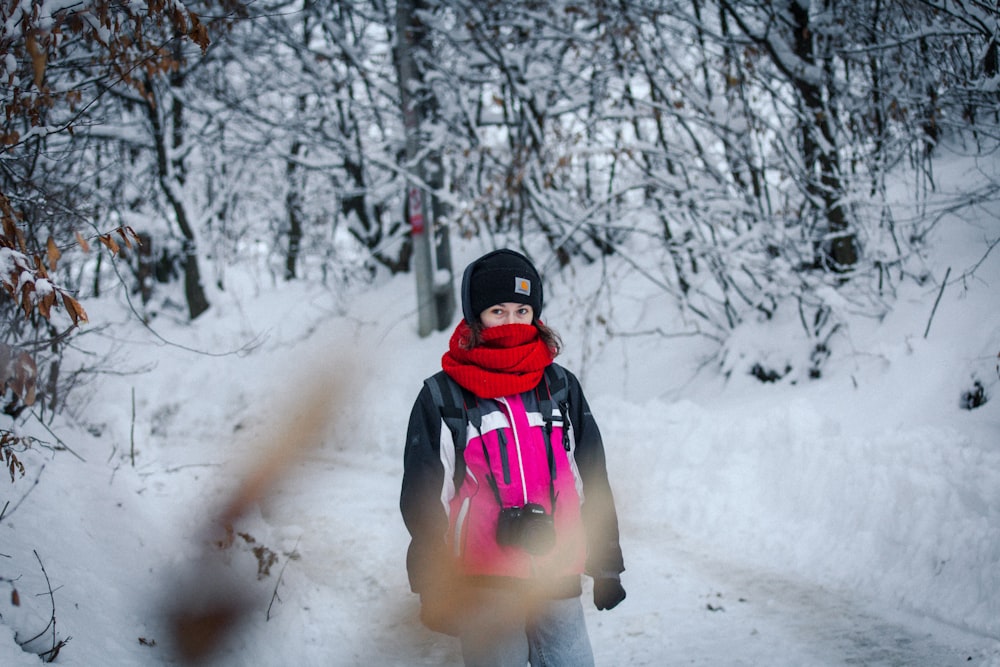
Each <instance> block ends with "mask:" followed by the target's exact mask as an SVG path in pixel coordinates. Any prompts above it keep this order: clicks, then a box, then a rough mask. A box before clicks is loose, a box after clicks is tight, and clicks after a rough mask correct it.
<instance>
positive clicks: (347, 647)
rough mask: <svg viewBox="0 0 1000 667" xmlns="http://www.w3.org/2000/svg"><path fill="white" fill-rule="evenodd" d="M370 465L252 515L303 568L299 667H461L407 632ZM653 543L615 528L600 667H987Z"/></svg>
mask: <svg viewBox="0 0 1000 667" xmlns="http://www.w3.org/2000/svg"><path fill="white" fill-rule="evenodd" d="M370 465H371V467H369V468H359V467H357V465H356V464H352V463H348V462H347V457H344V456H339V455H337V454H336V453H335V452H330V451H324V450H321V451H320V452H317V453H316V454H315V456H314V457H313V459H312V460H311V461H308V462H306V463H305V464H304V465H303V470H306V471H307V472H305V473H304V474H303V475H300V476H298V477H296V478H294V479H292V480H290V481H288V482H286V483H285V484H284V485H283V488H282V489H280V490H279V491H278V492H277V493H275V494H274V496H273V497H272V499H271V501H270V502H269V503H268V505H267V507H266V508H265V510H264V514H263V517H264V519H265V521H266V522H267V523H268V524H269V525H270V526H274V527H275V530H276V533H277V535H278V536H279V537H281V536H283V539H285V540H292V539H294V540H295V544H296V545H297V549H298V551H299V552H300V554H301V556H302V557H301V559H300V560H297V561H292V562H291V564H290V565H289V567H288V570H287V571H286V573H285V575H284V581H283V582H282V587H281V589H280V592H281V600H282V601H281V604H280V605H279V606H278V609H277V614H289V613H301V614H302V619H301V621H300V622H299V623H297V624H296V625H300V626H301V627H303V628H305V629H304V630H303V632H304V634H305V635H306V636H305V637H304V640H303V641H302V644H301V646H300V647H299V650H300V651H301V655H300V656H298V657H297V660H298V664H304V665H312V664H316V665H319V664H325V665H329V664H334V665H353V664H361V663H367V664H380V665H419V664H424V665H444V664H461V661H460V659H459V657H458V653H457V650H456V646H455V643H454V641H453V640H451V639H450V638H447V637H443V636H441V635H435V634H434V633H430V632H428V631H426V630H424V629H423V628H422V627H420V626H419V625H418V624H416V623H415V614H416V600H415V596H413V595H411V594H410V593H409V591H408V588H407V586H406V580H405V571H404V561H403V559H404V554H405V546H406V535H405V531H404V529H403V527H402V522H401V520H400V519H399V514H398V510H397V507H396V499H397V493H398V478H399V477H398V475H399V471H398V470H397V469H396V466H397V465H398V462H396V461H388V460H379V459H378V458H376V459H375V460H373V461H371V462H370ZM338 508H350V509H349V511H343V512H342V511H338ZM655 531H656V532H655V535H649V538H648V539H644V538H643V535H642V534H641V531H639V530H637V529H635V527H633V526H630V525H628V524H625V525H624V526H623V542H624V546H625V549H626V563H627V565H628V571H627V572H626V575H625V584H626V587H627V589H628V592H629V597H628V599H627V600H626V601H625V603H623V605H622V606H621V607H619V608H618V609H616V610H614V611H613V612H597V611H596V610H595V609H593V607H592V605H589V604H588V605H586V606H587V615H588V624H589V628H590V633H591V638H592V641H593V644H594V648H595V653H596V655H597V659H598V664H599V665H650V666H653V665H656V666H669V665H733V666H738V665H769V666H779V667H780V666H784V665H789V666H791V665H797V666H801V665H871V666H873V667H882V666H886V667H887V666H896V665H899V666H903V665H905V666H924V665H926V666H928V667H931V666H934V667H944V666H948V665H956V666H957V665H969V664H973V665H983V664H994V663H990V662H988V661H987V659H986V656H988V655H994V656H995V655H996V648H997V642H996V641H995V640H992V639H989V638H984V637H977V636H974V635H969V634H966V633H962V632H959V631H957V630H954V629H952V628H949V627H946V626H944V625H942V624H937V623H932V622H930V621H917V620H915V619H912V618H906V617H905V616H904V615H902V614H897V613H893V615H894V616H895V618H889V617H887V616H886V613H887V612H886V611H885V610H882V611H876V610H874V609H873V608H871V607H870V606H869V605H867V604H866V603H864V602H861V601H858V600H855V599H852V598H850V597H845V596H843V595H839V594H837V593H834V592H831V591H828V590H824V589H822V588H819V587H816V586H813V585H811V584H810V583H808V582H804V581H796V580H794V579H792V578H786V577H781V576H777V575H774V574H765V573H761V572H756V571H752V570H750V569H744V568H741V567H740V566H737V565H734V564H732V563H726V562H722V561H720V560H714V559H713V558H712V557H710V556H708V555H706V553H705V551H704V550H701V549H698V548H697V547H695V546H692V545H686V544H684V542H683V540H681V539H680V538H678V537H677V536H672V535H669V534H666V530H665V529H662V528H657V529H655ZM330 617H334V618H339V619H340V620H339V621H338V622H336V623H334V624H333V625H335V626H336V627H323V628H317V627H315V625H316V623H315V620H316V619H327V618H330ZM284 625H287V623H285V624H284ZM296 644H299V640H298V639H296ZM283 655H284V656H285V657H286V658H287V657H288V656H289V652H288V647H285V649H284V652H283ZM331 656H336V657H335V658H334V659H332V661H331Z"/></svg>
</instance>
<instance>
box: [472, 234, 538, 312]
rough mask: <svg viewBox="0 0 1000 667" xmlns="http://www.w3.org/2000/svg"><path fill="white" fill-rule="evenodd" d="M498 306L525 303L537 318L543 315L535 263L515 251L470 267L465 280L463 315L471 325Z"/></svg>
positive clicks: (494, 255)
mask: <svg viewBox="0 0 1000 667" xmlns="http://www.w3.org/2000/svg"><path fill="white" fill-rule="evenodd" d="M498 303H523V304H527V305H529V306H531V307H532V309H533V310H534V317H535V319H537V318H538V316H539V315H540V314H541V312H542V281H541V280H540V279H539V277H538V271H536V270H535V267H534V266H533V265H532V263H531V261H530V260H529V259H528V258H527V257H525V256H524V255H522V254H521V253H518V252H514V251H513V250H506V249H505V250H495V251H493V252H491V253H488V254H486V255H483V256H482V257H480V258H479V259H477V260H476V261H474V262H472V263H471V264H469V266H468V267H467V268H466V269H465V275H464V276H463V277H462V314H463V315H464V316H465V321H466V322H468V323H469V324H472V323H473V322H476V321H478V319H479V314H480V313H482V312H483V311H484V310H486V309H487V308H489V307H490V306H495V305H496V304H498Z"/></svg>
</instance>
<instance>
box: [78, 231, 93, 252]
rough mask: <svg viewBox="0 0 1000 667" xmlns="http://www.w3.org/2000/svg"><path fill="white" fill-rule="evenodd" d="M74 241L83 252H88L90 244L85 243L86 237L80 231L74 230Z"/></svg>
mask: <svg viewBox="0 0 1000 667" xmlns="http://www.w3.org/2000/svg"><path fill="white" fill-rule="evenodd" d="M76 242H77V244H78V245H79V246H80V249H81V250H83V251H84V252H90V244H89V243H87V239H85V238H83V235H82V234H80V232H76Z"/></svg>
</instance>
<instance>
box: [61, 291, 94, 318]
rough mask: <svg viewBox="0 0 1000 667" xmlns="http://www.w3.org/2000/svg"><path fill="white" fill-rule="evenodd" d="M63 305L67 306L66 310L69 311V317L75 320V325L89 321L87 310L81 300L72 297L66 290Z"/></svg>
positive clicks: (63, 294) (63, 295)
mask: <svg viewBox="0 0 1000 667" xmlns="http://www.w3.org/2000/svg"><path fill="white" fill-rule="evenodd" d="M62 299H63V305H64V306H65V307H66V312H67V313H69V317H70V319H71V320H73V324H74V325H78V324H80V322H89V321H90V320H88V319H87V311H85V310H84V309H83V306H81V305H80V302H79V301H77V300H76V299H74V298H73V297H71V296H70V295H69V294H66V293H65V292H63V293H62Z"/></svg>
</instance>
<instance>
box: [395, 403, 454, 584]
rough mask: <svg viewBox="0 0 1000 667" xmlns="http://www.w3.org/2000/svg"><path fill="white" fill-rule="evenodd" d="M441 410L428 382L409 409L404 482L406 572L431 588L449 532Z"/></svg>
mask: <svg viewBox="0 0 1000 667" xmlns="http://www.w3.org/2000/svg"><path fill="white" fill-rule="evenodd" d="M441 424H442V422H441V416H440V412H439V411H438V409H437V407H436V406H435V405H434V401H433V399H432V398H431V394H430V390H429V389H428V388H427V386H426V385H425V386H424V387H423V388H422V389H421V391H420V394H419V395H418V396H417V400H416V402H415V403H414V405H413V410H412V411H411V412H410V422H409V425H408V426H407V429H406V447H405V449H404V453H403V483H402V490H401V491H400V495H399V509H400V512H401V513H402V515H403V523H405V524H406V529H407V531H408V532H409V533H410V546H409V548H408V549H407V552H406V572H407V575H408V576H409V581H410V590H412V591H413V592H414V593H421V592H424V591H427V590H428V589H429V588H431V587H433V586H434V585H435V583H434V582H435V577H436V575H437V574H438V572H439V570H440V568H441V567H442V565H443V564H444V563H445V560H444V555H445V552H446V550H445V543H444V537H445V533H446V531H447V529H448V517H447V514H446V513H445V507H444V505H443V503H442V500H441V495H442V489H443V482H444V466H443V464H442V463H441V456H440V442H441Z"/></svg>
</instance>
